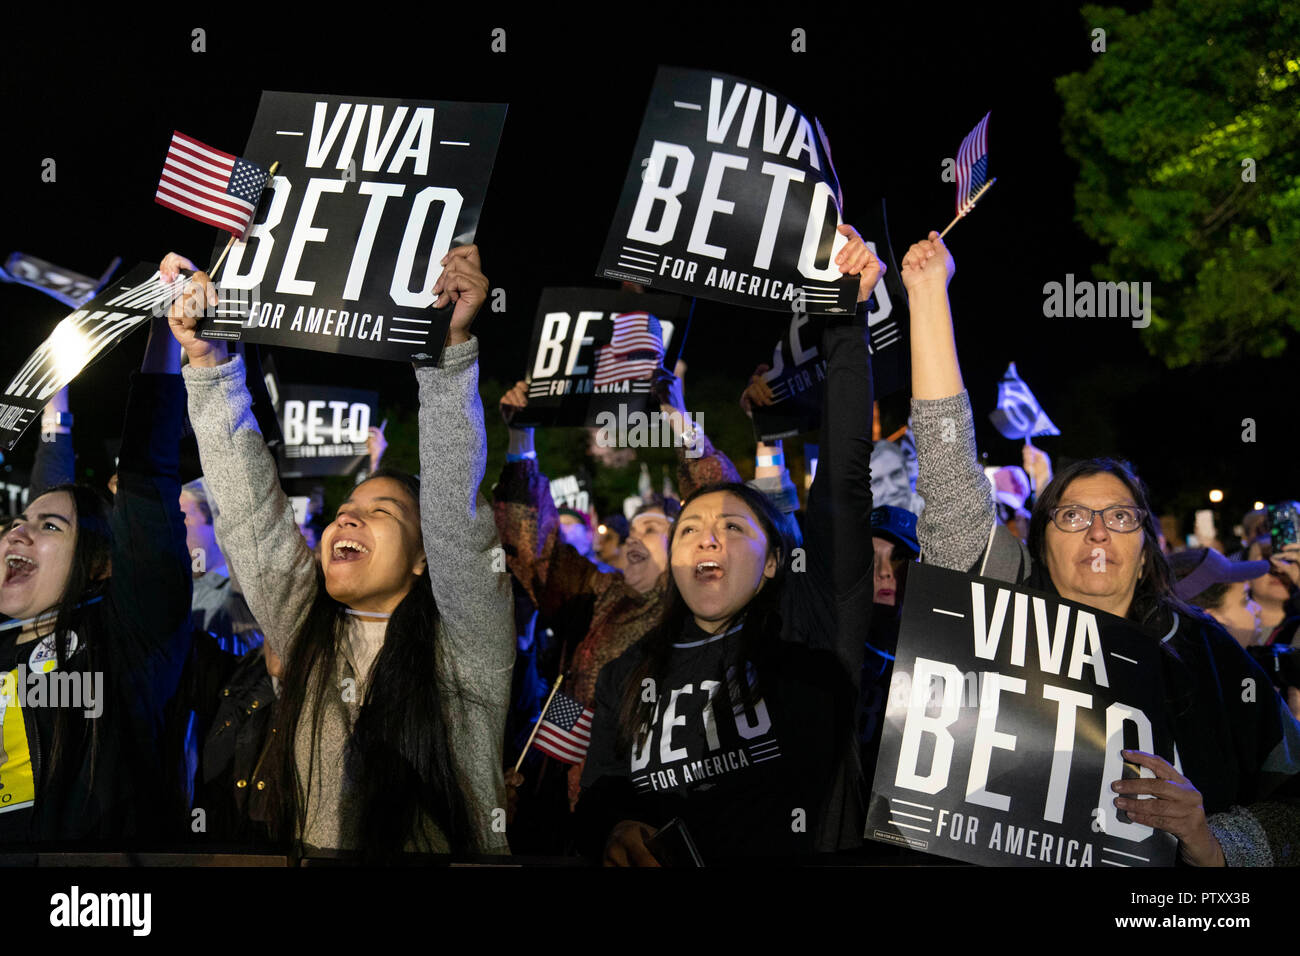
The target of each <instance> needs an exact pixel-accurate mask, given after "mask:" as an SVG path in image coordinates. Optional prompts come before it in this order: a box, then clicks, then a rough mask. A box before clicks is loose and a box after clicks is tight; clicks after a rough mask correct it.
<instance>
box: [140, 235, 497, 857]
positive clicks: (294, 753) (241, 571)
mask: <svg viewBox="0 0 1300 956" xmlns="http://www.w3.org/2000/svg"><path fill="white" fill-rule="evenodd" d="M182 266H186V267H189V264H188V263H187V262H186V261H185V260H183V259H181V258H180V257H179V256H175V255H174V254H173V255H170V256H168V257H167V259H164V260H163V266H162V268H163V272H164V273H167V274H171V273H174V272H175V271H176V270H177V269H178V268H179V267H182ZM443 266H444V268H443V270H442V273H441V275H440V277H439V279H438V281H437V283H436V284H435V286H434V290H433V291H434V292H435V293H436V294H438V295H439V299H438V304H439V305H445V304H447V303H448V302H455V310H454V313H453V317H452V321H451V329H450V332H449V334H448V337H447V343H446V347H445V348H444V350H443V353H442V364H441V366H439V367H427V368H420V369H418V370H417V371H416V379H417V381H418V383H419V390H420V461H421V465H422V472H423V473H422V480H419V481H417V480H416V479H414V478H412V477H411V476H409V475H404V474H400V473H397V472H391V471H380V472H378V473H376V474H375V475H372V476H371V477H370V478H369V479H367V480H366V481H364V482H362V483H361V484H359V485H357V486H356V488H355V489H353V491H352V493H351V495H350V496H349V497H348V500H347V501H345V502H344V503H343V504H342V506H340V508H339V510H338V513H337V515H336V516H335V518H334V520H333V521H332V522H331V523H330V524H329V525H328V526H327V527H326V528H325V530H324V532H323V533H322V535H321V541H320V546H321V547H320V552H321V560H320V563H319V565H318V564H317V562H316V561H315V560H313V557H312V553H311V551H310V549H309V548H308V547H307V544H306V542H305V541H304V539H303V537H302V535H301V534H299V532H298V528H297V525H296V524H295V523H294V517H293V509H292V507H291V506H290V504H289V501H288V498H287V497H286V496H285V494H284V492H283V491H282V490H281V489H280V486H279V483H278V481H277V477H276V472H275V464H274V461H273V459H272V458H271V454H270V452H269V451H268V450H267V448H266V444H265V442H264V441H263V440H262V436H261V434H260V432H259V431H258V429H257V424H256V421H255V420H254V418H253V414H252V411H251V409H250V398H249V394H248V390H247V388H245V386H244V371H243V365H242V363H241V362H240V360H239V358H238V357H237V356H236V357H234V358H231V357H230V356H228V355H227V354H226V350H225V348H224V346H223V345H222V344H221V343H219V342H211V341H205V340H202V339H200V338H198V337H197V335H196V334H195V332H194V327H195V319H194V318H193V316H194V315H196V314H201V312H202V303H203V300H202V299H201V298H198V296H199V295H201V294H203V293H202V290H203V289H207V290H209V292H208V294H209V296H210V298H209V301H211V298H212V297H213V296H212V295H211V286H210V285H209V283H208V280H207V277H206V276H204V275H203V274H202V273H196V276H195V280H196V283H195V285H196V292H195V293H194V296H195V298H194V299H193V300H192V301H191V302H189V303H187V306H188V307H187V308H179V307H178V308H176V309H173V314H172V318H171V322H172V331H173V333H174V334H175V335H176V338H177V340H178V341H179V342H180V343H181V345H182V346H184V348H185V350H186V352H187V353H188V354H189V358H190V364H189V367H188V368H187V369H186V370H185V383H186V387H187V389H188V391H189V405H190V419H191V421H192V422H193V424H194V431H195V434H196V435H197V436H198V441H199V453H200V456H201V457H202V460H203V471H204V476H205V478H206V480H207V482H208V484H209V487H210V489H211V491H212V494H213V497H214V498H215V499H216V501H217V505H218V517H217V532H218V535H219V536H220V538H221V540H222V541H223V542H224V544H225V550H226V556H227V558H228V560H229V562H230V565H231V567H232V568H233V569H234V571H235V574H236V575H237V576H238V578H239V580H240V582H241V583H242V584H243V587H244V595H245V598H246V599H247V601H248V605H249V607H250V608H251V609H252V611H253V613H254V615H255V616H256V618H257V620H258V622H259V623H260V624H261V625H262V627H263V629H264V631H265V634H266V640H267V643H268V644H269V645H270V646H271V648H272V650H274V651H275V653H276V654H277V655H279V657H280V658H281V659H282V661H283V666H284V679H283V691H282V695H281V699H280V702H279V713H278V716H277V721H276V726H275V729H274V731H273V733H274V734H275V735H276V742H277V746H278V760H279V762H280V764H281V767H280V772H279V774H278V775H277V776H278V779H279V782H280V787H281V789H282V791H283V793H284V795H285V801H284V821H283V826H282V835H284V836H287V837H289V838H293V839H300V840H301V841H302V843H303V844H304V846H305V847H307V848H308V849H323V848H328V849H339V850H360V851H363V852H364V853H365V854H366V855H367V856H369V857H372V858H388V857H391V856H392V855H394V854H397V853H400V852H403V851H411V852H431V853H444V854H445V853H453V854H467V853H482V852H503V851H505V850H506V841H505V833H504V809H502V812H501V813H500V814H495V813H494V812H493V811H494V810H496V809H497V808H504V807H505V806H506V803H505V793H504V784H503V781H502V773H501V745H502V734H503V730H504V722H505V714H506V707H507V702H508V697H509V690H510V676H511V666H512V664H513V660H514V631H513V621H512V612H511V598H510V588H509V577H508V575H506V574H504V573H500V572H501V571H503V570H504V568H501V569H498V568H497V567H496V564H497V558H498V556H499V554H500V552H499V549H498V545H497V536H496V528H495V526H494V524H493V520H492V511H491V508H490V507H489V506H488V505H487V503H486V501H484V500H483V499H482V498H481V497H480V496H479V493H478V487H479V483H480V482H481V481H482V479H483V469H484V467H485V462H486V437H485V431H484V426H483V408H482V404H481V403H480V401H479V397H478V364H477V357H478V340H477V339H475V338H473V337H471V336H470V335H469V331H468V330H469V325H470V323H471V322H472V321H473V318H474V315H475V314H476V313H477V311H478V309H479V307H480V306H481V305H482V303H483V302H484V301H485V299H486V297H487V288H488V285H487V279H486V278H484V276H483V273H482V270H481V267H480V265H479V257H478V250H477V249H476V248H475V247H474V246H462V247H459V248H457V249H454V250H452V252H451V253H450V254H448V256H447V257H445V259H444V260H443ZM268 759H272V758H270V757H268Z"/></svg>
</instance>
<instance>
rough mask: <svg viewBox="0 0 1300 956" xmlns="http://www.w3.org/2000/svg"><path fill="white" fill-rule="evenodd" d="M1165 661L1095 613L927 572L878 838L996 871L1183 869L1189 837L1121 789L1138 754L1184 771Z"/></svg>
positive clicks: (918, 580)
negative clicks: (1122, 801)
mask: <svg viewBox="0 0 1300 956" xmlns="http://www.w3.org/2000/svg"><path fill="white" fill-rule="evenodd" d="M1160 653H1161V652H1160V650H1159V648H1158V647H1157V645H1156V642H1155V641H1153V640H1152V639H1151V638H1149V637H1148V636H1147V635H1145V634H1143V633H1142V632H1140V631H1139V630H1138V629H1137V628H1136V627H1134V626H1133V625H1131V624H1129V623H1128V622H1127V621H1125V620H1123V619H1121V618H1117V617H1112V616H1111V615H1109V614H1105V613H1103V612H1101V611H1098V610H1096V609H1094V608H1089V607H1086V606H1084V605H1081V604H1074V603H1072V602H1070V601H1065V600H1062V599H1061V598H1059V597H1056V596H1053V595H1047V594H1040V593H1038V592H1036V591H1031V590H1029V589H1027V588H1023V587H1020V586H1017V585H1011V584H1006V583H1004V582H1001V581H992V580H987V579H983V578H976V577H972V576H969V575H965V574H959V573H957V572H955V571H946V570H943V569H941V568H935V567H931V566H929V565H924V564H920V565H915V566H913V567H912V569H911V570H910V571H909V572H908V578H907V598H906V603H905V605H904V609H903V622H902V627H901V629H900V631H899V640H898V650H897V653H896V656H895V661H894V671H893V676H892V680H891V684H890V691H889V703H888V707H887V710H886V713H885V725H884V729H883V734H882V737H881V743H880V755H879V757H878V759H877V762H876V776H875V784H874V786H873V788H872V795H871V805H870V808H869V810H868V814H867V828H866V834H865V835H866V836H868V837H870V838H872V839H875V840H880V841H883V842H888V843H899V844H903V845H906V846H910V847H912V848H914V849H918V850H923V851H925V852H927V853H935V854H938V855H939V856H945V857H951V858H953V859H958V860H965V861H967V862H970V863H978V864H982V865H986V866H1071V867H1075V866H1110V867H1125V866H1169V865H1172V863H1173V860H1174V852H1175V849H1176V846H1177V840H1176V839H1175V838H1174V837H1173V835H1172V834H1169V833H1166V832H1164V831H1162V830H1155V829H1153V828H1151V827H1148V826H1144V825H1142V824H1138V823H1134V822H1132V821H1131V820H1129V819H1128V816H1127V814H1125V813H1124V812H1123V811H1121V810H1118V809H1117V808H1116V807H1115V805H1114V798H1115V793H1114V791H1112V790H1111V784H1112V783H1114V782H1115V781H1116V780H1119V779H1121V778H1123V777H1126V776H1129V775H1130V774H1131V771H1132V770H1133V769H1134V768H1135V767H1136V765H1126V764H1125V763H1124V760H1123V758H1122V756H1121V753H1120V752H1121V751H1122V750H1143V751H1146V752H1147V753H1154V754H1159V755H1161V756H1162V757H1164V758H1165V759H1166V760H1169V761H1170V763H1172V764H1173V765H1174V766H1175V767H1177V765H1178V759H1177V754H1176V753H1175V752H1174V741H1173V735H1172V732H1171V730H1170V728H1169V725H1168V721H1167V719H1166V717H1165V713H1164V706H1163V700H1162V694H1161V668H1160V660H1159V655H1160ZM1141 775H1142V776H1145V777H1150V776H1153V774H1152V773H1151V771H1150V770H1147V769H1145V768H1142V769H1141Z"/></svg>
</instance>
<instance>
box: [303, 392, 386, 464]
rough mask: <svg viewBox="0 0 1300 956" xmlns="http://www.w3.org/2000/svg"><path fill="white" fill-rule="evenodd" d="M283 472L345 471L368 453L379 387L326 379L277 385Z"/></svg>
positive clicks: (358, 462)
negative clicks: (342, 384)
mask: <svg viewBox="0 0 1300 956" xmlns="http://www.w3.org/2000/svg"><path fill="white" fill-rule="evenodd" d="M279 393H280V394H279V399H280V406H279V417H280V429H281V431H282V432H283V433H284V445H283V446H282V447H281V452H280V453H281V469H280V476H281V477H282V478H301V477H306V476H310V475H346V474H349V473H351V472H352V471H353V470H355V469H356V467H357V466H358V465H359V464H361V462H362V461H363V460H364V459H365V457H366V456H367V455H368V454H369V449H368V447H367V446H366V439H367V438H368V437H369V435H370V425H371V423H372V422H374V420H375V415H376V414H377V410H378V405H379V393H378V392H368V391H363V390H361V389H356V388H336V387H334V386H332V385H331V386H326V385H281V386H280V388H279Z"/></svg>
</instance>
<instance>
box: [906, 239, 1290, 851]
mask: <svg viewBox="0 0 1300 956" xmlns="http://www.w3.org/2000/svg"><path fill="white" fill-rule="evenodd" d="M955 271H956V270H955V266H954V265H953V261H952V257H951V256H950V255H949V254H948V250H947V247H946V246H944V244H943V240H942V239H940V238H939V236H938V234H937V233H934V232H932V233H930V236H929V238H928V239H924V240H922V241H921V242H918V243H915V244H914V245H913V246H912V248H911V249H910V250H908V253H907V255H906V256H905V257H904V259H903V264H902V269H901V274H902V279H903V284H904V285H905V286H906V287H907V292H908V302H909V306H910V312H911V324H912V425H913V429H914V432H915V434H916V447H917V458H918V460H919V464H920V475H919V476H918V479H917V483H916V484H917V492H918V494H920V495H921V496H922V497H923V498H925V511H924V512H923V513H922V514H921V517H920V520H919V521H918V523H917V537H918V538H919V539H920V543H921V558H922V560H923V561H925V562H927V563H929V564H935V565H938V566H940V567H945V568H950V569H952V570H955V571H962V572H970V573H973V574H979V575H982V576H984V577H989V578H994V579H996V580H1001V581H1011V582H1015V583H1017V584H1023V585H1025V586H1028V587H1031V588H1035V589H1037V590H1040V591H1046V592H1049V593H1054V594H1058V595H1060V596H1061V597H1064V598H1067V599H1069V600H1071V601H1077V602H1079V603H1081V604H1086V605H1088V606H1090V607H1094V608H1097V609H1099V610H1101V611H1106V612H1108V613H1110V614H1114V615H1116V616H1119V617H1124V618H1127V619H1128V620H1130V621H1132V622H1133V623H1134V624H1137V625H1138V626H1139V627H1141V628H1143V629H1144V630H1145V631H1146V632H1147V633H1148V634H1149V635H1150V636H1151V639H1152V641H1153V642H1156V643H1157V644H1158V646H1159V647H1160V651H1161V653H1160V670H1161V677H1162V678H1163V686H1164V708H1165V716H1166V717H1167V719H1168V720H1169V723H1170V725H1171V727H1172V729H1173V733H1174V740H1175V742H1176V744H1177V750H1178V753H1177V755H1176V757H1175V760H1176V762H1177V763H1178V764H1179V765H1180V768H1181V769H1180V768H1178V767H1174V766H1171V765H1170V764H1169V762H1168V761H1166V760H1164V759H1163V758H1161V757H1159V756H1158V755H1156V754H1147V753H1142V752H1140V751H1125V753H1126V760H1129V761H1131V762H1132V763H1134V764H1137V765H1139V766H1140V767H1141V768H1142V771H1143V772H1142V776H1141V777H1139V778H1137V779H1125V780H1117V781H1114V783H1113V784H1112V790H1113V791H1114V792H1115V794H1116V795H1115V797H1114V802H1115V805H1116V806H1117V807H1118V808H1119V809H1121V810H1124V811H1126V812H1127V813H1128V815H1129V817H1130V818H1131V820H1132V821H1133V822H1135V823H1139V824H1143V825H1146V826H1150V827H1154V828H1158V829H1161V830H1165V831H1167V832H1169V833H1172V834H1173V835H1174V836H1176V837H1177V838H1178V841H1179V850H1180V857H1181V859H1182V861H1183V862H1185V863H1189V864H1192V865H1195V866H1225V865H1227V866H1243V865H1266V866H1267V865H1282V864H1288V865H1296V864H1300V854H1298V853H1296V852H1295V849H1294V848H1295V847H1296V846H1297V845H1300V724H1297V722H1296V721H1295V719H1294V718H1293V717H1292V716H1291V714H1290V712H1289V711H1288V710H1287V708H1286V706H1285V704H1284V703H1283V701H1282V699H1281V698H1280V697H1279V696H1278V695H1277V694H1274V693H1272V692H1271V691H1270V690H1269V679H1268V677H1267V676H1266V675H1265V673H1264V671H1263V670H1262V669H1261V668H1260V667H1259V665H1257V664H1256V663H1255V662H1254V661H1253V660H1252V659H1251V658H1250V657H1249V656H1248V655H1247V654H1246V653H1245V651H1243V650H1242V649H1241V647H1240V645H1238V644H1237V642H1236V641H1234V640H1233V639H1232V638H1231V637H1230V636H1229V635H1228V634H1227V633H1226V632H1225V631H1224V630H1223V629H1222V628H1221V627H1219V626H1218V624H1216V623H1215V622H1214V621H1212V620H1211V619H1210V618H1208V617H1206V616H1203V615H1201V614H1199V613H1197V612H1196V611H1195V610H1194V609H1192V608H1190V607H1188V606H1187V605H1186V604H1185V603H1183V602H1182V601H1181V600H1179V599H1178V598H1177V597H1176V596H1175V595H1174V594H1173V588H1172V585H1173V576H1172V574H1171V572H1170V569H1169V564H1168V562H1167V561H1166V559H1165V557H1164V555H1163V554H1162V553H1161V551H1160V548H1159V546H1158V545H1157V543H1156V540H1157V534H1156V524H1155V520H1154V518H1153V516H1152V514H1151V508H1150V507H1149V505H1148V503H1147V498H1146V489H1145V487H1144V486H1143V484H1142V482H1141V481H1140V480H1139V479H1138V478H1137V477H1136V476H1135V475H1133V474H1132V472H1131V471H1129V469H1128V468H1127V467H1125V466H1124V465H1122V464H1120V463H1118V462H1115V461H1112V460H1110V459H1091V460H1087V461H1082V462H1078V463H1076V464H1074V465H1071V466H1070V467H1068V468H1066V469H1063V470H1062V471H1061V472H1060V473H1059V474H1057V476H1056V477H1055V478H1054V479H1053V480H1052V481H1051V482H1050V483H1049V484H1048V486H1047V487H1046V488H1044V489H1043V491H1042V493H1041V494H1040V495H1039V498H1038V501H1037V503H1036V504H1035V505H1034V512H1033V515H1032V517H1031V519H1030V524H1029V541H1028V544H1027V545H1026V544H1022V543H1021V542H1020V541H1018V540H1017V539H1016V538H1015V537H1014V536H1013V535H1012V534H1011V533H1010V532H1009V531H1008V530H1007V529H1006V527H1004V526H1002V525H1000V524H999V523H998V522H997V521H995V520H994V517H993V499H992V490H991V488H990V485H989V483H988V481H987V480H986V479H985V477H984V475H983V472H982V469H981V468H980V466H979V459H978V456H977V454H976V450H975V425H974V421H973V419H972V416H971V408H970V399H969V396H968V395H967V394H966V391H965V387H964V386H963V384H962V378H961V369H960V367H959V366H958V363H957V346H956V341H955V339H954V337H953V330H952V313H951V311H950V309H949V304H948V282H949V280H950V279H951V278H952V276H953V273H954V272H955ZM1085 361H1091V359H1090V358H1086V359H1085ZM1067 371H1068V370H1067ZM1153 676H1154V675H1153ZM1243 688H1251V691H1250V692H1249V693H1248V692H1245V691H1243ZM1254 688H1259V691H1258V692H1255V691H1254ZM1142 796H1146V797H1148V798H1149V799H1139V798H1140V797H1142ZM1150 798H1154V799H1150Z"/></svg>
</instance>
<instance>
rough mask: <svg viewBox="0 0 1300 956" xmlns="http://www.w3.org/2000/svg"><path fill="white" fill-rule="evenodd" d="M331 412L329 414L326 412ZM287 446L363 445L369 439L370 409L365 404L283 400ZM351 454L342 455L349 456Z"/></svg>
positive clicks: (294, 399)
mask: <svg viewBox="0 0 1300 956" xmlns="http://www.w3.org/2000/svg"><path fill="white" fill-rule="evenodd" d="M327 408H328V409H329V413H328V414H326V411H325V410H326V409H327ZM282 424H283V430H284V443H285V444H286V445H337V446H347V445H352V444H361V443H364V442H365V441H366V439H367V438H369V437H370V406H369V405H367V404H366V403H365V402H352V403H350V404H349V403H348V402H345V401H338V400H328V401H327V400H317V399H311V400H308V401H305V402H304V401H302V400H301V399H296V398H287V399H285V401H284V421H283V423H282ZM350 453H351V451H350V449H349V451H347V452H339V454H350Z"/></svg>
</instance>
